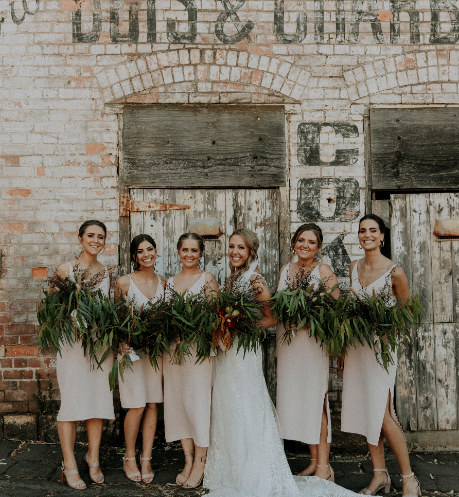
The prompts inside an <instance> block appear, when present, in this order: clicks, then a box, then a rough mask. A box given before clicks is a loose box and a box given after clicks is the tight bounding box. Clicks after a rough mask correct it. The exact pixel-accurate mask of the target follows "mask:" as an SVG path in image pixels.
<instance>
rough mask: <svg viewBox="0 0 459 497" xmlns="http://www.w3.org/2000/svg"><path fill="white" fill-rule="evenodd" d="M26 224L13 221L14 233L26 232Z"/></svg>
mask: <svg viewBox="0 0 459 497" xmlns="http://www.w3.org/2000/svg"><path fill="white" fill-rule="evenodd" d="M24 231H25V225H24V223H13V232H14V233H24Z"/></svg>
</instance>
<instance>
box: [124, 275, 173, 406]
mask: <svg viewBox="0 0 459 497" xmlns="http://www.w3.org/2000/svg"><path fill="white" fill-rule="evenodd" d="M156 276H157V278H158V287H157V288H156V294H155V296H154V297H153V299H152V300H149V299H148V297H146V296H145V295H144V294H143V293H142V292H141V291H140V289H139V288H138V287H137V285H136V284H135V282H134V280H133V279H132V278H131V276H130V275H129V290H128V294H127V301H128V302H134V306H135V307H137V308H140V307H142V305H143V306H144V308H146V306H147V305H148V304H149V303H150V302H151V303H154V302H156V301H158V300H160V299H162V298H164V287H163V284H162V283H161V278H160V277H159V276H158V275H156ZM136 354H137V355H138V356H139V357H140V359H138V360H137V361H134V362H133V363H132V366H131V367H132V370H131V369H130V368H129V366H126V368H125V370H124V373H123V376H124V381H123V380H122V379H121V377H120V378H119V389H120V400H121V407H123V408H124V409H135V408H140V407H145V406H146V405H147V404H148V403H160V402H162V401H163V360H162V357H158V359H157V361H158V367H159V369H155V368H154V366H152V365H151V363H150V358H149V357H148V354H145V353H144V352H140V351H139V352H137V351H136Z"/></svg>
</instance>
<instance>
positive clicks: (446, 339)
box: [391, 193, 459, 430]
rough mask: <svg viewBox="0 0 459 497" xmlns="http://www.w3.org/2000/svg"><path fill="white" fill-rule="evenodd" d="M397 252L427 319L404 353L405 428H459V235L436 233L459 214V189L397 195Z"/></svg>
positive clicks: (401, 404) (401, 400) (400, 409)
mask: <svg viewBox="0 0 459 497" xmlns="http://www.w3.org/2000/svg"><path fill="white" fill-rule="evenodd" d="M391 210H392V214H391V246H392V258H393V260H394V261H395V262H398V263H399V264H401V266H402V267H403V269H404V270H405V272H406V274H407V276H408V281H409V283H410V289H411V292H412V293H418V294H419V298H420V300H421V302H422V305H423V306H424V309H425V320H424V322H423V323H422V324H421V326H420V327H419V328H418V329H417V330H414V332H413V335H414V340H413V342H412V344H409V345H406V346H405V347H404V350H403V351H402V354H401V356H400V358H399V369H398V374H397V385H396V407H397V413H398V416H399V419H400V422H401V424H402V426H403V428H404V429H410V430H454V429H457V427H458V421H459V420H458V417H459V415H458V413H459V398H458V390H457V385H458V372H459V239H454V237H450V238H449V239H442V238H439V237H437V236H435V235H434V234H433V232H434V226H435V221H436V220H438V219H445V218H451V217H455V218H459V193H422V194H419V193H416V194H397V195H391Z"/></svg>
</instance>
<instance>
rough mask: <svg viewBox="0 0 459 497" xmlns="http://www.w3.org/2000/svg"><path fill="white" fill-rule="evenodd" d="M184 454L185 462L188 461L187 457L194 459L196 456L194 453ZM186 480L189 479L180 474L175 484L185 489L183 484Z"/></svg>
mask: <svg viewBox="0 0 459 497" xmlns="http://www.w3.org/2000/svg"><path fill="white" fill-rule="evenodd" d="M184 454H185V461H186V458H187V457H191V458H193V456H194V452H184ZM183 469H185V468H183ZM183 469H182V471H183ZM186 480H187V478H185V477H184V476H182V475H180V474H179V475H177V478H176V479H175V482H176V483H177V485H181V486H182V487H183V484H184V483H185V482H186Z"/></svg>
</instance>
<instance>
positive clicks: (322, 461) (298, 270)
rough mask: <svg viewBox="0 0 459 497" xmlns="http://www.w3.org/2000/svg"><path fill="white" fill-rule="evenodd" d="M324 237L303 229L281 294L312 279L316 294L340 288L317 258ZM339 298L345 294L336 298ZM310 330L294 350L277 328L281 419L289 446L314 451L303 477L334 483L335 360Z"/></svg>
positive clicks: (294, 243)
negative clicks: (331, 392) (331, 386)
mask: <svg viewBox="0 0 459 497" xmlns="http://www.w3.org/2000/svg"><path fill="white" fill-rule="evenodd" d="M322 242H323V235H322V230H321V229H320V227H319V226H317V225H316V224H313V223H307V224H302V225H301V226H300V227H299V228H298V229H297V230H296V232H295V234H294V235H293V237H292V240H291V244H290V250H291V252H292V255H293V254H296V255H297V256H298V262H294V263H290V264H286V265H285V266H284V267H283V268H282V269H281V271H280V274H279V279H278V284H277V289H278V290H283V289H284V288H287V287H288V286H295V283H296V282H298V281H300V280H302V279H304V278H310V279H311V284H313V285H314V287H315V289H318V288H319V282H320V281H322V282H323V284H324V287H325V289H326V290H330V289H331V288H332V287H333V286H335V285H337V284H338V279H337V278H336V276H335V273H334V272H333V271H332V270H331V269H330V267H329V266H327V265H326V264H321V263H320V262H317V261H316V259H315V257H316V256H317V254H319V252H320V250H321V248H322ZM332 295H333V297H335V298H337V297H338V296H339V289H338V288H336V289H335V290H334V291H333V292H332ZM309 329H310V325H306V326H305V327H304V328H301V329H299V330H296V336H295V337H293V338H292V341H291V343H290V345H287V343H286V342H284V343H283V344H282V345H281V337H282V335H283V333H284V331H285V329H284V326H283V325H282V324H281V323H279V324H278V326H277V352H276V353H277V414H278V416H279V423H280V427H281V434H282V437H283V438H284V439H287V440H299V441H300V442H303V443H307V444H309V445H310V450H311V463H310V465H309V466H308V467H307V468H306V469H305V470H304V471H302V472H301V473H299V475H300V476H310V475H315V476H319V477H320V478H324V479H326V480H331V481H334V474H333V469H332V468H331V467H330V464H329V454H330V442H331V421H330V410H329V407H328V395H327V392H328V371H329V360H328V355H327V353H326V351H325V350H324V349H323V348H322V347H321V346H320V345H319V343H318V342H317V341H316V340H315V338H311V337H310V336H309Z"/></svg>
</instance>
